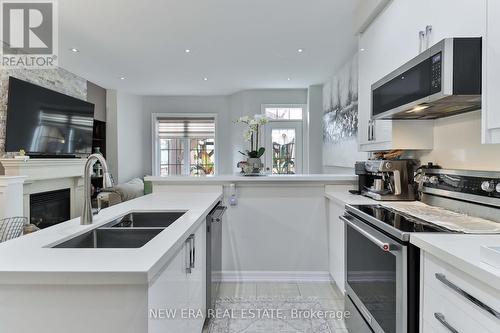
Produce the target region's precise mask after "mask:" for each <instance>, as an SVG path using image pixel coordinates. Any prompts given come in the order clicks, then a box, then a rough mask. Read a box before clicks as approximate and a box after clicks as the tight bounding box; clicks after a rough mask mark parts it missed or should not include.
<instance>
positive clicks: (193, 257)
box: [189, 234, 196, 268]
mask: <svg viewBox="0 0 500 333" xmlns="http://www.w3.org/2000/svg"><path fill="white" fill-rule="evenodd" d="M190 238H191V243H192V245H191V265H190V266H189V267H190V268H194V264H195V262H196V243H195V236H194V234H193V235H191V236H190Z"/></svg>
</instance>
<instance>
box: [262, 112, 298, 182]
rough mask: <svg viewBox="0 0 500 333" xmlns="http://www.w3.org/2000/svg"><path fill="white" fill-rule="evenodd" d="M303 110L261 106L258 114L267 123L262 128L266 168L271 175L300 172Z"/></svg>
mask: <svg viewBox="0 0 500 333" xmlns="http://www.w3.org/2000/svg"><path fill="white" fill-rule="evenodd" d="M305 110H306V106H305V105H292V104H279V105H262V113H264V114H265V115H266V116H267V117H268V118H269V119H270V122H269V124H267V125H266V127H265V148H266V152H267V153H266V167H267V168H268V169H269V170H270V171H271V172H272V173H273V174H297V173H302V172H303V165H302V160H303V150H302V147H303V136H302V133H304V132H305V131H306V130H307V128H306V123H305V121H303V119H306V117H305Z"/></svg>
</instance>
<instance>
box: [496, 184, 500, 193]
mask: <svg viewBox="0 0 500 333" xmlns="http://www.w3.org/2000/svg"><path fill="white" fill-rule="evenodd" d="M496 190H497V192H498V193H500V183H498V184H497V188H496Z"/></svg>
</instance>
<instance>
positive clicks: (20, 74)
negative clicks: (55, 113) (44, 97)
mask: <svg viewBox="0 0 500 333" xmlns="http://www.w3.org/2000/svg"><path fill="white" fill-rule="evenodd" d="M9 76H13V77H15V78H18V79H20V80H24V81H28V82H31V83H33V84H37V85H39V86H42V87H45V88H48V89H52V90H55V91H58V92H60V93H63V94H66V95H69V96H73V97H76V98H79V99H83V100H87V80H85V79H83V78H81V77H79V76H77V75H75V74H73V73H70V72H68V71H67V70H65V69H63V68H57V69H33V70H26V69H0V155H3V153H4V152H5V127H6V121H7V98H8V91H9Z"/></svg>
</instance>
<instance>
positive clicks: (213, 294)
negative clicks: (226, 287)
mask: <svg viewBox="0 0 500 333" xmlns="http://www.w3.org/2000/svg"><path fill="white" fill-rule="evenodd" d="M226 209H227V207H226V206H223V205H222V202H219V203H218V204H217V205H216V206H215V207H214V208H213V209H212V210H211V211H210V213H209V214H208V215H207V318H208V314H209V312H208V311H209V309H212V310H213V309H214V307H215V299H216V298H217V295H218V284H219V280H220V275H221V270H222V228H223V223H222V221H223V218H222V217H223V215H224V212H225V211H226Z"/></svg>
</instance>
